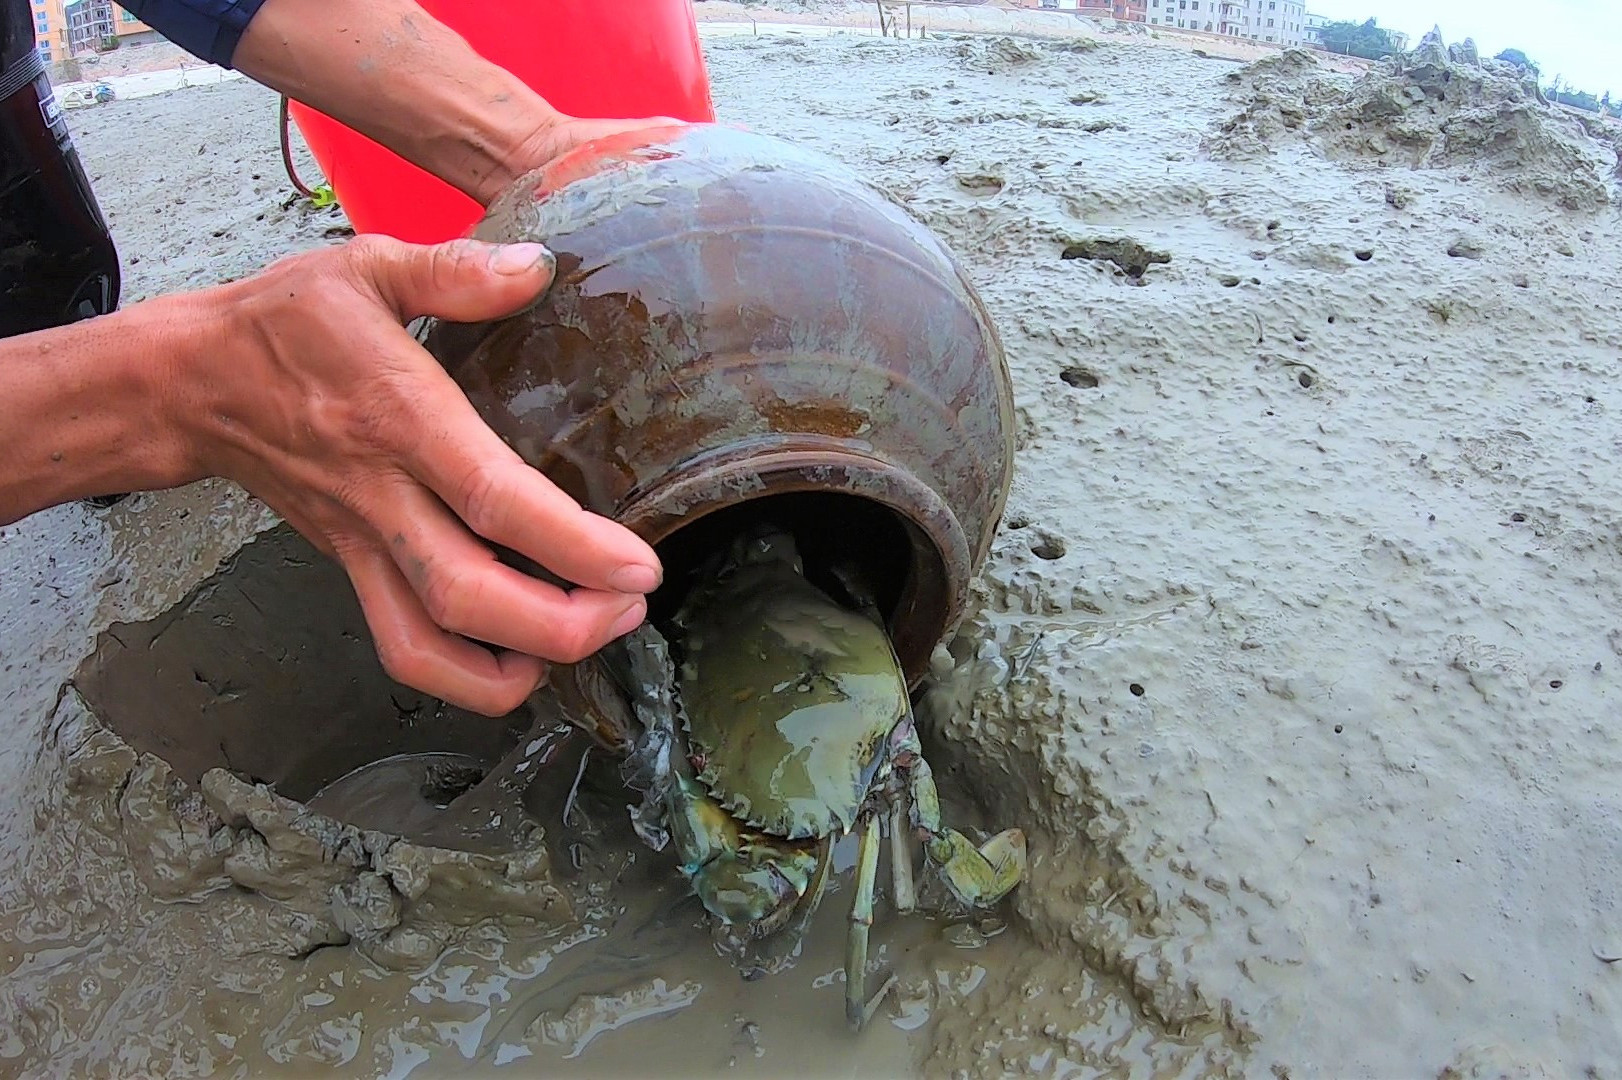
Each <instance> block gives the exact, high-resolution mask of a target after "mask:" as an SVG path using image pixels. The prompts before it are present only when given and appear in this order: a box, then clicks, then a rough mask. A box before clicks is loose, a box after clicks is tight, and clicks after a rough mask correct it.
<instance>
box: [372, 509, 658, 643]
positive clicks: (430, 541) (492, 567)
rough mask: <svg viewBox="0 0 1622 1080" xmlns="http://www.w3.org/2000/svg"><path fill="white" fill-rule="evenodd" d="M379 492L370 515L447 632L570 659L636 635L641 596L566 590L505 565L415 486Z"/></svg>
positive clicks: (426, 607)
mask: <svg viewBox="0 0 1622 1080" xmlns="http://www.w3.org/2000/svg"><path fill="white" fill-rule="evenodd" d="M391 489H392V490H391ZM380 495H381V500H380V504H379V506H377V507H374V508H370V513H369V515H368V516H369V517H371V520H372V521H373V522H374V525H377V526H382V527H383V529H384V532H383V535H384V536H386V537H387V538H388V547H389V555H390V557H391V558H392V559H393V561H394V563H395V565H396V566H397V567H398V568H399V569H400V571H401V573H402V574H403V575H404V576H405V579H406V581H407V582H409V583H410V586H411V588H412V591H413V592H415V593H416V595H417V597H418V598H419V600H420V601H421V604H422V607H423V609H424V610H425V612H426V613H427V616H428V617H429V618H430V619H432V621H433V622H434V623H435V624H436V625H437V626H439V627H441V628H443V629H444V630H447V631H450V632H451V633H454V634H461V635H463V636H466V637H470V638H474V639H476V640H478V641H484V642H489V643H490V644H492V645H498V646H502V647H505V648H509V649H516V650H518V651H520V652H524V653H528V654H530V655H532V656H539V657H543V658H545V659H547V660H552V661H556V662H559V663H566V664H572V663H577V662H578V661H580V660H584V659H585V658H586V657H588V656H590V655H591V654H592V653H595V652H596V651H597V650H598V649H600V648H602V647H603V646H604V645H606V644H608V643H609V642H610V641H613V640H614V639H616V638H618V637H620V636H622V635H624V634H628V633H630V632H631V631H632V630H634V629H636V627H637V626H639V625H640V624H641V623H642V620H643V619H644V618H646V616H647V610H648V608H647V601H646V600H645V599H643V597H642V596H641V595H640V594H636V593H623V592H604V591H599V590H595V589H575V590H573V591H569V592H565V591H564V590H563V589H560V588H558V587H557V586H555V585H551V584H549V583H547V582H544V581H540V580H538V579H536V578H533V577H531V576H529V575H528V574H525V573H522V572H520V571H518V570H515V569H513V568H512V567H510V566H506V565H504V564H502V563H501V562H499V561H497V559H496V558H495V556H494V555H493V554H492V553H491V552H490V550H489V549H488V548H486V547H485V546H484V545H483V544H481V543H479V541H478V540H477V538H475V537H474V536H473V535H472V534H471V533H469V532H468V531H467V530H466V529H465V528H463V526H462V524H461V523H460V522H459V521H457V520H456V518H455V517H454V516H452V514H451V513H450V512H449V511H448V510H447V509H446V508H445V506H444V505H443V504H441V503H440V502H439V501H438V500H437V499H435V498H434V497H433V496H432V495H431V494H430V493H429V492H427V491H425V490H424V489H422V488H420V487H418V486H417V485H415V484H412V483H409V482H400V483H398V484H395V485H390V486H389V487H388V488H385V489H384V490H382V491H381V492H380ZM374 515H375V516H374Z"/></svg>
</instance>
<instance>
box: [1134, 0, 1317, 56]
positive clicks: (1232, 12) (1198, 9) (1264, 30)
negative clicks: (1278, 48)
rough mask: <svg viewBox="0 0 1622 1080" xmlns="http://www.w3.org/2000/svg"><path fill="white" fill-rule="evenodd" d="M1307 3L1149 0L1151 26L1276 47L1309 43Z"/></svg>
mask: <svg viewBox="0 0 1622 1080" xmlns="http://www.w3.org/2000/svg"><path fill="white" fill-rule="evenodd" d="M1306 20H1307V7H1306V3H1305V0H1149V24H1150V25H1151V26H1170V27H1173V28H1175V29H1179V30H1200V31H1203V32H1205V33H1207V34H1222V35H1223V36H1225V37H1237V38H1248V39H1249V40H1251V41H1265V42H1269V43H1272V44H1276V45H1301V44H1303V43H1305V41H1306Z"/></svg>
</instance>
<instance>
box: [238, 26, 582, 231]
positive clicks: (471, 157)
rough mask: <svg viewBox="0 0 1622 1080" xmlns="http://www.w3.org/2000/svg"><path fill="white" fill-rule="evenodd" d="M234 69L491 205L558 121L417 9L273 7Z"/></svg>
mask: <svg viewBox="0 0 1622 1080" xmlns="http://www.w3.org/2000/svg"><path fill="white" fill-rule="evenodd" d="M233 66H235V67H236V68H238V69H239V70H241V71H242V72H243V73H244V74H246V75H248V76H250V77H252V78H253V79H255V80H256V81H258V82H261V83H263V84H265V85H266V86H269V87H271V88H272V89H274V90H277V91H280V92H281V93H283V94H286V95H287V96H288V97H290V98H293V99H295V100H297V101H301V102H303V103H304V104H306V105H309V106H310V107H311V108H314V109H317V110H319V111H321V112H323V113H326V114H327V115H328V116H331V117H332V118H333V119H335V120H338V121H339V122H340V123H343V124H345V125H347V126H349V127H351V128H353V129H355V130H356V131H359V132H361V133H362V134H364V135H366V136H367V137H369V138H371V139H373V140H375V141H376V142H379V143H381V144H382V145H384V146H386V147H388V148H389V149H390V150H393V151H394V152H395V153H397V154H399V155H400V156H401V157H403V158H405V159H406V160H408V161H411V162H413V163H415V164H416V165H418V166H419V167H421V168H423V169H425V170H427V171H428V172H430V173H432V174H434V175H435V176H438V177H439V178H440V179H442V180H444V181H446V182H447V183H449V184H451V185H452V186H454V187H456V188H458V189H460V190H461V191H463V192H465V193H467V194H468V195H470V196H472V197H473V198H474V199H476V200H478V201H479V203H480V204H481V205H487V204H488V203H489V202H490V201H491V200H492V199H493V198H494V197H495V196H496V195H497V194H499V193H500V191H501V190H502V189H503V188H504V187H506V186H507V185H508V184H509V183H510V182H511V181H512V180H514V179H516V178H517V175H518V174H519V173H520V172H522V171H523V165H522V162H523V156H524V155H523V147H524V144H525V143H526V141H527V140H531V139H533V137H534V136H535V134H536V132H537V131H539V130H541V129H543V128H545V127H548V126H550V125H551V124H553V123H555V122H556V120H557V119H558V113H557V111H556V110H554V109H553V108H552V107H551V106H550V105H548V104H547V102H546V100H545V99H544V98H542V97H541V96H540V95H539V94H537V93H535V91H533V90H532V89H530V88H529V86H528V85H526V84H525V83H524V82H523V81H522V80H521V79H519V78H518V77H517V76H515V75H513V74H511V73H510V72H508V71H506V70H505V69H503V68H501V67H499V66H497V65H495V64H492V63H490V62H488V61H486V60H484V59H483V58H482V57H480V56H478V54H477V53H475V52H474V51H473V49H472V47H470V46H469V45H468V44H467V42H466V41H465V40H463V39H462V37H461V36H460V35H458V34H457V33H455V32H454V31H452V30H451V29H450V28H448V27H446V26H445V25H444V24H442V23H440V22H439V21H438V20H436V19H434V18H433V17H431V16H430V15H428V13H427V12H425V11H423V10H422V8H420V7H418V6H417V5H416V4H415V3H413V2H411V0H266V2H265V4H264V6H263V7H262V8H260V10H259V12H258V13H257V14H256V15H255V16H254V18H253V21H252V22H251V23H249V25H248V29H247V31H246V32H245V33H244V34H243V35H242V40H241V42H240V44H238V46H237V49H236V53H235V56H234V58H233Z"/></svg>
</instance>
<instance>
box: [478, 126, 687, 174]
mask: <svg viewBox="0 0 1622 1080" xmlns="http://www.w3.org/2000/svg"><path fill="white" fill-rule="evenodd" d="M681 123H682V121H680V120H673V119H671V118H670V117H668V116H650V117H646V118H644V119H640V120H594V119H591V118H590V117H580V116H565V115H564V114H562V113H558V114H557V118H556V119H555V120H552V121H549V122H548V123H546V124H543V125H542V126H541V127H539V128H537V129H536V130H535V131H534V133H532V134H531V135H530V136H529V138H527V139H525V140H524V141H523V142H521V143H520V144H519V145H518V147H517V149H516V151H515V152H514V155H513V160H512V162H511V164H510V167H509V168H508V170H507V173H508V174H509V175H511V176H514V177H518V176H522V175H524V174H525V173H527V172H529V171H530V170H532V169H538V168H540V167H541V166H543V165H545V164H547V163H548V162H550V161H552V160H553V159H555V158H560V157H562V156H563V155H564V154H567V153H568V152H569V151H571V150H573V149H575V148H576V147H579V146H583V145H585V144H586V143H588V142H591V141H592V140H594V139H602V138H607V137H608V136H610V135H618V134H620V133H622V132H626V131H641V130H643V129H646V128H656V127H671V126H679V125H680V124H681Z"/></svg>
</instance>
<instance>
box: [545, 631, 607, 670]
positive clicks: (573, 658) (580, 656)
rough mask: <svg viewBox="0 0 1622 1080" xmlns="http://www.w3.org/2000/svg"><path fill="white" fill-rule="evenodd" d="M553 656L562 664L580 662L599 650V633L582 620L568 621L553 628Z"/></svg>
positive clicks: (552, 657)
mask: <svg viewBox="0 0 1622 1080" xmlns="http://www.w3.org/2000/svg"><path fill="white" fill-rule="evenodd" d="M552 637H553V643H552V648H551V652H552V653H553V655H552V656H549V657H547V659H549V660H555V661H557V662H558V663H560V664H578V663H580V662H581V661H582V660H585V659H586V658H587V657H589V656H591V655H592V654H593V653H595V652H596V651H597V634H596V632H595V631H594V629H593V628H592V626H591V625H590V624H588V623H586V622H582V621H568V622H564V623H562V624H560V625H559V626H557V627H555V628H554V630H553V635H552Z"/></svg>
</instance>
